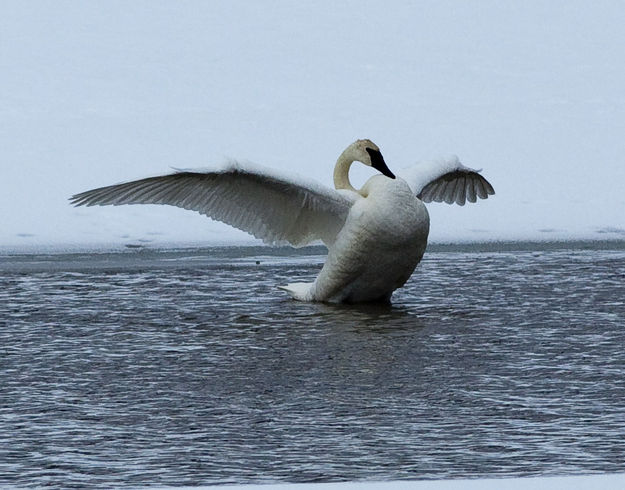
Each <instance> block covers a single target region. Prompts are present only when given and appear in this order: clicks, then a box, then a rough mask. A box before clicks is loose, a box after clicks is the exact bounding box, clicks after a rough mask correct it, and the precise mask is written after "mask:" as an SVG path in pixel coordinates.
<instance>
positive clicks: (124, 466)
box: [0, 249, 625, 488]
mask: <svg viewBox="0 0 625 490" xmlns="http://www.w3.org/2000/svg"><path fill="white" fill-rule="evenodd" d="M272 253H274V252H272ZM322 261H323V256H320V255H304V256H301V255H288V256H286V255H285V256H280V255H275V254H274V255H271V256H269V255H264V253H263V252H262V250H260V251H254V252H253V253H250V252H249V251H247V252H245V253H243V252H240V251H238V250H237V249H232V250H230V251H225V252H224V250H223V249H220V250H217V249H205V250H179V251H170V252H154V251H131V252H125V253H109V254H102V253H99V254H86V253H83V254H53V255H33V254H31V255H22V256H14V255H13V256H12V255H10V254H8V255H4V256H3V257H2V258H0V485H1V484H5V485H6V484H10V485H21V486H24V485H46V484H52V485H57V486H62V487H68V486H73V485H75V486H81V487H82V486H100V487H103V488H105V487H110V486H125V485H157V484H161V485H162V484H166V485H182V484H185V485H193V484H211V483H229V482H275V481H283V482H284V481H288V482H302V481H337V480H354V479H361V480H363V479H364V480H379V479H422V478H457V477H478V476H498V475H499V476H504V475H506V476H509V475H514V476H518V475H532V474H541V475H548V474H560V475H562V474H573V473H588V472H613V471H623V468H624V467H625V303H624V302H625V252H623V251H619V250H598V249H597V250H549V251H547V250H542V251H541V250H539V249H536V250H533V251H532V250H526V251H523V252H515V251H508V252H483V253H478V252H453V253H452V252H438V253H437V252H430V253H428V254H426V257H425V259H424V261H423V262H422V264H421V265H420V266H419V268H418V269H417V272H416V273H415V274H414V275H413V277H412V279H411V280H410V282H409V283H408V285H407V286H406V287H405V288H404V289H402V290H400V291H399V292H397V293H396V294H395V296H394V304H393V306H392V307H380V306H377V307H372V306H370V307H345V306H330V305H322V304H303V303H297V302H294V301H291V300H289V299H288V298H287V297H286V296H285V295H284V294H283V293H282V292H280V291H279V290H277V289H276V287H275V286H276V285H279V284H284V283H286V282H289V281H292V280H293V279H296V280H312V278H313V277H314V276H315V274H316V273H317V271H318V270H319V268H320V266H321V264H322ZM257 262H259V263H257Z"/></svg>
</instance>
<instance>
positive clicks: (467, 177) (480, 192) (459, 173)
mask: <svg viewBox="0 0 625 490" xmlns="http://www.w3.org/2000/svg"><path fill="white" fill-rule="evenodd" d="M479 172H481V170H475V169H472V168H469V167H465V166H464V165H462V163H460V160H458V157H455V156H454V157H451V158H448V159H446V160H437V161H432V162H423V163H419V164H417V165H415V166H414V167H411V168H408V169H404V170H403V171H402V172H398V175H399V176H400V177H402V178H403V179H404V180H406V182H408V185H409V186H410V188H411V189H412V190H413V192H414V193H415V194H416V195H417V197H418V198H419V199H421V200H422V201H423V202H432V201H435V202H443V201H444V202H446V203H447V204H453V203H456V204H459V205H460V206H464V203H465V202H466V201H469V202H475V201H477V198H478V197H479V198H480V199H487V198H488V196H492V195H493V194H495V189H493V186H492V185H490V183H489V182H488V181H487V180H486V179H485V178H484V177H482V176H481V175H480V174H479Z"/></svg>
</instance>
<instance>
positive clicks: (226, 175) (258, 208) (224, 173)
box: [71, 139, 495, 303]
mask: <svg viewBox="0 0 625 490" xmlns="http://www.w3.org/2000/svg"><path fill="white" fill-rule="evenodd" d="M355 161H357V162H361V163H363V164H365V165H368V166H370V167H373V168H375V169H376V170H378V171H379V172H380V173H381V174H382V175H375V176H373V177H371V178H370V179H369V180H368V181H367V182H366V183H365V185H364V186H363V187H362V189H359V190H357V189H355V188H354V187H353V186H352V185H351V183H350V181H349V169H350V166H351V164H352V163H353V162H355ZM478 172H479V170H474V169H471V168H468V167H465V166H464V165H462V164H461V163H460V161H459V160H458V158H456V157H453V158H450V159H447V160H441V161H435V162H427V163H422V164H418V165H415V166H414V167H412V168H409V169H406V170H404V171H403V172H400V173H398V177H396V176H395V175H394V174H393V173H392V172H391V171H390V170H389V168H388V167H387V166H386V163H385V162H384V158H382V154H381V153H380V149H379V148H378V147H377V146H376V145H375V144H374V143H373V142H371V141H370V140H367V139H364V140H358V141H356V142H354V143H352V144H351V145H349V146H348V147H347V148H346V149H345V151H343V153H341V155H340V156H339V158H338V160H337V162H336V166H335V168H334V187H335V189H331V188H329V187H326V186H324V185H321V184H318V183H316V182H314V181H311V180H308V179H302V178H301V177H298V176H293V175H287V174H285V173H283V172H276V171H274V170H271V169H268V168H264V167H259V166H255V165H251V164H242V163H237V162H230V163H228V164H227V165H224V166H221V167H218V168H213V169H207V170H204V169H203V170H197V171H187V170H181V171H177V172H175V173H173V174H169V175H163V176H159V177H150V178H146V179H141V180H136V181H133V182H127V183H123V184H117V185H111V186H107V187H101V188H98V189H93V190H90V191H86V192H81V193H80V194H76V195H75V196H73V197H72V198H71V202H72V203H73V204H74V205H76V206H81V205H86V206H94V205H114V206H117V205H120V204H169V205H172V206H178V207H181V208H184V209H191V210H194V211H197V212H199V213H201V214H204V215H206V216H208V217H210V218H213V219H215V220H219V221H223V222H224V223H227V224H229V225H232V226H234V227H236V228H239V229H241V230H244V231H246V232H248V233H250V234H252V235H253V236H255V237H256V238H260V239H261V240H263V241H264V242H265V243H268V244H281V243H289V244H291V245H293V246H295V247H299V246H303V245H306V244H308V243H310V242H313V241H315V240H321V241H323V243H324V244H325V245H326V246H327V247H328V257H327V260H326V262H325V264H324V266H323V268H322V269H321V272H320V273H319V275H318V276H317V278H316V279H315V281H314V282H311V283H294V284H288V285H286V286H281V289H284V290H285V291H287V292H288V293H289V294H290V295H291V296H292V297H293V298H295V299H298V300H302V301H331V302H350V303H355V302H366V301H389V300H390V298H391V294H392V293H393V291H395V290H396V289H397V288H399V287H401V286H403V285H404V283H405V282H406V281H407V280H408V278H409V277H410V276H411V274H412V272H413V271H414V269H415V267H416V266H417V264H418V263H419V261H420V260H421V258H422V257H423V253H424V252H425V247H426V244H427V238H428V232H429V227H430V218H429V215H428V212H427V209H426V207H425V205H424V204H423V203H424V202H430V201H437V202H442V201H444V202H446V203H449V204H451V203H454V202H455V203H457V204H459V205H461V206H462V205H464V203H465V201H467V200H468V201H469V202H475V201H476V199H477V197H479V198H481V199H486V198H487V197H488V196H489V195H492V194H494V193H495V191H494V190H493V187H492V186H491V185H490V184H489V183H488V182H487V181H486V179H484V177H482V176H481V175H480V174H479V173H478Z"/></svg>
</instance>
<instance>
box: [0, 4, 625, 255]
mask: <svg viewBox="0 0 625 490" xmlns="http://www.w3.org/2000/svg"><path fill="white" fill-rule="evenodd" d="M624 24H625V6H624V4H623V3H622V2H611V1H599V2H586V1H553V2H544V1H528V2H513V1H509V2H500V1H494V0H485V1H482V2H479V3H474V2H458V1H418V2H395V3H391V4H389V3H388V2H379V1H345V2H334V1H316V2H290V1H286V0H281V1H280V0H279V1H274V2H269V3H267V2H256V1H253V0H247V1H246V0H239V1H236V2H201V1H182V2H162V1H156V2H154V1H135V2H130V3H129V2H125V1H119V0H118V1H110V2H70V1H57V2H37V1H35V2H21V1H7V2H3V8H2V15H1V16H0V70H1V71H2V74H3V75H2V77H0V118H1V121H2V124H1V125H0V177H1V178H0V208H1V209H2V210H3V213H2V221H1V226H0V245H14V246H29V245H41V244H68V243H74V244H75V243H79V244H80V243H102V242H106V243H128V242H132V243H137V242H139V243H156V244H163V243H169V242H180V241H195V242H203V243H210V244H213V243H224V242H232V241H242V240H243V241H248V240H251V239H250V238H249V237H248V235H246V234H244V233H241V232H238V231H236V230H233V229H232V228H229V227H227V226H226V225H222V224H219V223H216V222H212V221H210V220H208V219H207V218H204V217H202V216H200V215H198V214H195V213H192V212H188V211H184V210H179V209H168V208H166V207H155V206H144V207H142V206H133V207H120V208H90V209H86V208H80V209H75V208H72V207H71V206H70V205H69V204H68V202H67V198H68V197H69V196H71V195H72V194H74V193H77V192H80V191H83V190H86V189H90V188H93V187H99V186H102V185H107V184H112V183H117V182H121V181H125V180H132V179H137V178H141V177H145V176H149V175H156V174H161V173H166V172H169V171H170V168H171V167H184V168H189V167H205V166H210V165H211V164H221V163H222V162H223V161H224V160H225V159H227V158H229V157H233V158H240V159H247V160H251V161H254V162H257V163H259V164H262V165H266V166H271V167H275V168H276V169H278V170H279V169H285V170H294V171H296V172H299V173H301V174H302V175H305V176H310V177H313V178H315V179H317V180H319V181H320V182H322V183H325V184H328V185H331V184H332V180H331V176H332V169H333V165H334V163H335V161H336V158H337V157H338V155H339V154H340V152H341V151H342V150H343V148H345V147H346V146H347V145H348V144H349V143H351V142H352V141H354V140H355V139H358V138H370V139H372V140H373V141H374V142H376V143H377V144H378V145H379V146H380V147H381V150H382V153H383V154H384V156H385V159H386V161H387V163H388V164H389V167H390V168H391V169H393V168H400V167H404V166H408V165H411V164H413V163H414V162H416V161H418V160H421V159H431V158H438V157H440V156H445V155H448V154H457V155H459V156H460V159H461V160H462V161H463V162H464V163H465V164H466V165H468V166H471V167H476V168H483V169H484V175H485V176H486V177H487V178H488V179H489V180H490V181H491V182H492V184H493V186H494V187H495V190H496V191H497V195H496V196H494V198H492V199H489V200H488V201H482V202H479V203H478V204H475V205H467V206H465V207H464V208H460V207H457V206H453V207H452V206H448V205H445V204H433V205H430V206H429V210H430V213H431V218H432V229H431V236H430V238H431V240H434V241H458V240H479V241H481V240H493V239H523V238H533V239H536V238H543V239H554V238H559V239H561V238H619V237H620V238H623V237H625V213H623V208H624V206H625V194H624V193H623V182H624V181H625V164H624V155H625V138H623V128H624V127H625V92H624V91H623V87H624V86H625V64H624V63H623V59H625V30H624V29H623V28H622V26H623V25H624ZM359 171H360V172H361V174H359V175H358V178H357V179H356V180H359V179H360V181H361V182H362V180H363V179H364V178H365V176H366V175H369V174H367V173H366V169H363V170H359Z"/></svg>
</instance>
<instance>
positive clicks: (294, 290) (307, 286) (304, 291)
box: [278, 282, 314, 301]
mask: <svg viewBox="0 0 625 490" xmlns="http://www.w3.org/2000/svg"><path fill="white" fill-rule="evenodd" d="M313 284H314V282H292V283H291V284H287V285H286V286H278V289H282V291H286V292H287V293H289V294H290V295H291V297H292V298H293V299H296V300H298V301H312V294H311V290H312V285H313Z"/></svg>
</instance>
